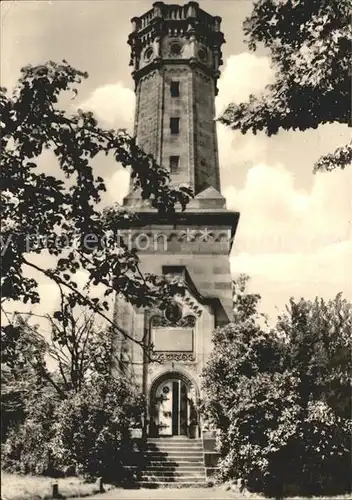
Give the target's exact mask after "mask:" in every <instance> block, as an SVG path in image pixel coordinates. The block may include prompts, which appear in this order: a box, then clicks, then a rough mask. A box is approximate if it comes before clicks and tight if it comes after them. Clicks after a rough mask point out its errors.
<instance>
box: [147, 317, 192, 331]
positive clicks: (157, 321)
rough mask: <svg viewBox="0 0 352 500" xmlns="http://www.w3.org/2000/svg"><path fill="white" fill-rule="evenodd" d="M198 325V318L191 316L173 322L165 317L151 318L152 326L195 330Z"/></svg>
mask: <svg viewBox="0 0 352 500" xmlns="http://www.w3.org/2000/svg"><path fill="white" fill-rule="evenodd" d="M195 324H196V318H195V317H194V316H191V315H187V316H184V317H183V318H181V319H180V320H178V321H175V322H171V321H170V320H169V319H167V318H165V317H164V316H153V317H152V318H151V326H152V327H157V326H179V327H185V328H193V327H194V326H195Z"/></svg>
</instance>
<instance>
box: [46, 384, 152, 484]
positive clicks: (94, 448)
mask: <svg viewBox="0 0 352 500" xmlns="http://www.w3.org/2000/svg"><path fill="white" fill-rule="evenodd" d="M142 408H143V404H142V401H141V400H140V398H138V397H137V396H135V395H134V394H133V391H131V388H130V387H129V386H128V385H127V384H125V383H124V382H123V381H122V380H115V381H111V382H110V383H109V387H108V389H107V388H106V386H105V384H102V383H100V382H98V383H96V384H92V385H89V386H87V387H85V388H84V389H83V390H82V391H81V392H80V393H78V394H76V395H75V396H73V397H72V398H70V399H68V400H67V401H64V402H63V403H62V405H61V407H60V411H59V413H58V415H57V417H58V418H57V422H56V423H55V426H54V435H55V437H54V439H53V441H52V447H53V453H54V456H55V459H56V461H57V463H58V465H59V467H63V466H64V465H65V464H66V465H67V464H71V463H73V464H76V466H77V468H78V469H79V470H80V471H81V473H83V474H84V475H88V476H97V475H98V476H103V477H104V479H105V480H114V479H116V478H119V479H123V477H124V469H123V465H124V464H125V463H126V462H127V461H128V459H129V456H130V454H131V452H132V450H133V442H132V439H131V436H130V429H131V426H133V425H134V424H135V423H138V419H139V418H140V415H141V412H142Z"/></svg>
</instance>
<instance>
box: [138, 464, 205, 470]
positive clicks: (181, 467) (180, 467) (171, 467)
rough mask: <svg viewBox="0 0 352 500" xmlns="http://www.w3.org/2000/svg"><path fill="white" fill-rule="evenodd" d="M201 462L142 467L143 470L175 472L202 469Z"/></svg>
mask: <svg viewBox="0 0 352 500" xmlns="http://www.w3.org/2000/svg"><path fill="white" fill-rule="evenodd" d="M203 468H204V465H203V463H199V464H198V463H197V462H190V463H189V464H188V465H173V464H167V463H163V464H162V465H145V466H144V467H143V469H144V470H165V471H169V470H172V471H175V472H184V471H194V470H198V469H203Z"/></svg>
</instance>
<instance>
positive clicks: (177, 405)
mask: <svg viewBox="0 0 352 500" xmlns="http://www.w3.org/2000/svg"><path fill="white" fill-rule="evenodd" d="M156 398H157V420H158V422H157V425H158V430H159V436H186V435H187V424H188V411H189V409H188V406H189V404H188V390H187V386H186V384H185V383H184V382H183V381H182V380H177V379H171V380H166V381H165V382H162V383H161V384H160V386H159V387H158V389H157V391H156Z"/></svg>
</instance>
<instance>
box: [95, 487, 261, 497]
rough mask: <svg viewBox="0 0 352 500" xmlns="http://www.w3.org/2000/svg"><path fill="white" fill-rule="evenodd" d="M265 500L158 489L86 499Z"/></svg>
mask: <svg viewBox="0 0 352 500" xmlns="http://www.w3.org/2000/svg"><path fill="white" fill-rule="evenodd" d="M256 498H257V499H258V500H259V499H260V500H263V497H259V496H258V497H256V496H254V495H250V494H247V495H246V494H241V495H240V496H239V495H238V494H236V493H235V492H233V491H225V490H224V489H222V488H182V489H181V488H180V489H178V488H158V489H143V488H141V489H138V490H121V489H120V488H117V489H113V490H111V491H108V492H107V493H103V494H99V495H95V496H93V497H89V498H86V500H176V499H177V500H230V499H231V500H247V499H248V500H255V499H256Z"/></svg>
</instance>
